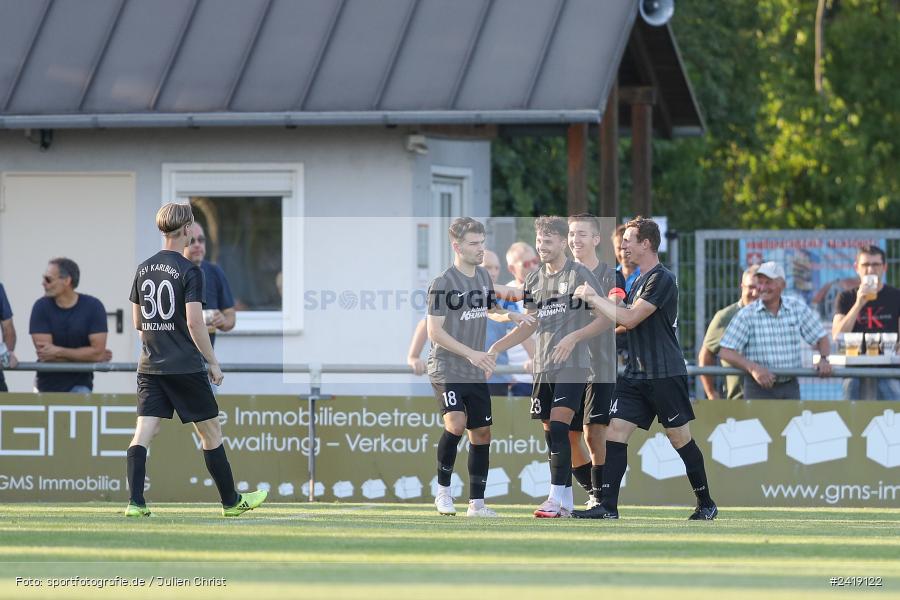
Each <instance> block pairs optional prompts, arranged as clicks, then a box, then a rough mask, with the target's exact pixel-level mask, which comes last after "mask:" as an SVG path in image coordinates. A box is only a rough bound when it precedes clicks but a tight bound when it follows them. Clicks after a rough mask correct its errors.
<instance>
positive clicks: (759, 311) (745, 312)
mask: <svg viewBox="0 0 900 600" xmlns="http://www.w3.org/2000/svg"><path fill="white" fill-rule="evenodd" d="M756 287H757V294H758V296H759V299H758V300H756V301H755V302H753V303H752V304H748V305H747V306H745V307H744V308H742V309H741V310H740V311H739V312H738V313H737V314H736V315H735V316H734V319H732V321H731V323H729V324H728V329H726V330H725V336H724V337H723V338H722V343H721V350H720V351H719V358H721V359H722V360H724V361H727V362H729V363H731V364H732V365H734V366H735V367H737V368H739V369H743V370H744V371H746V372H747V375H745V376H744V397H745V398H747V399H752V400H769V399H778V400H785V399H793V400H797V399H799V398H800V384H799V383H798V382H797V379H796V378H795V377H785V376H776V375H775V374H774V373H772V371H771V370H770V369H797V368H800V367H801V366H802V360H801V352H803V350H804V348H806V346H807V345H812V344H816V346H817V347H818V350H819V355H820V356H821V358H820V359H819V362H818V363H817V364H816V371H817V372H818V374H819V376H820V377H828V376H830V375H831V364H829V362H828V355H829V354H830V353H831V340H830V339H829V337H828V335H827V334H826V333H825V329H824V328H823V327H822V323H821V322H820V321H819V317H818V316H816V314H815V313H814V312H813V311H812V309H811V308H809V307H808V306H807V305H806V304H804V303H803V302H801V301H800V300H797V299H796V298H790V297H787V296H783V295H782V292H784V287H785V279H784V269H783V268H781V265H779V264H777V263H775V262H766V263H763V264H761V265H760V266H759V270H758V271H757V272H756ZM804 342H805V343H804Z"/></svg>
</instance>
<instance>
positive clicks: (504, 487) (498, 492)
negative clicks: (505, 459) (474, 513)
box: [484, 467, 510, 498]
mask: <svg viewBox="0 0 900 600" xmlns="http://www.w3.org/2000/svg"><path fill="white" fill-rule="evenodd" d="M509 482H510V479H509V476H507V474H506V471H504V470H503V467H494V468H493V469H491V470H490V471H488V476H487V488H485V490H484V497H485V498H496V497H497V496H505V495H507V494H508V493H509Z"/></svg>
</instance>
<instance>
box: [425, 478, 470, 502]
mask: <svg viewBox="0 0 900 600" xmlns="http://www.w3.org/2000/svg"><path fill="white" fill-rule="evenodd" d="M462 491H463V482H462V478H461V477H460V476H459V475H457V474H456V473H453V474H452V475H450V496H451V497H453V498H458V497H459V496H462ZM437 493H438V482H437V475H435V476H434V477H432V478H431V496H432V497H433V498H437Z"/></svg>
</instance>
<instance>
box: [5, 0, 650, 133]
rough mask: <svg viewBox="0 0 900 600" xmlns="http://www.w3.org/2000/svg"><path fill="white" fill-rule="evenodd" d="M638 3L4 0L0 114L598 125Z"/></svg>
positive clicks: (180, 120) (71, 118)
mask: <svg viewBox="0 0 900 600" xmlns="http://www.w3.org/2000/svg"><path fill="white" fill-rule="evenodd" d="M637 4H638V3H637V0H0V127H2V128H28V127H34V128H37V127H43V128H62V127H116V126H122V127H125V126H178V125H220V126H221V125H252V124H260V125H262V124H273V125H274V124H296V125H302V124H345V123H347V124H349V123H359V124H363V123H398V124H399V123H436V124H437V123H538V122H539V123H548V122H551V123H552V122H597V121H599V120H600V117H601V115H602V112H603V108H604V104H605V101H606V97H607V94H608V90H609V86H610V85H611V82H612V80H613V77H615V75H616V69H617V66H618V64H619V60H620V58H621V56H622V54H623V52H624V49H625V46H626V43H627V41H628V38H629V32H630V31H631V29H632V26H633V24H634V20H635V16H636V13H637Z"/></svg>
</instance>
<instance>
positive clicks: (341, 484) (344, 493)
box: [331, 481, 353, 498]
mask: <svg viewBox="0 0 900 600" xmlns="http://www.w3.org/2000/svg"><path fill="white" fill-rule="evenodd" d="M331 493H332V494H334V497H335V498H349V497H350V496H352V495H353V482H352V481H337V482H335V484H334V485H333V486H331Z"/></svg>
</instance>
